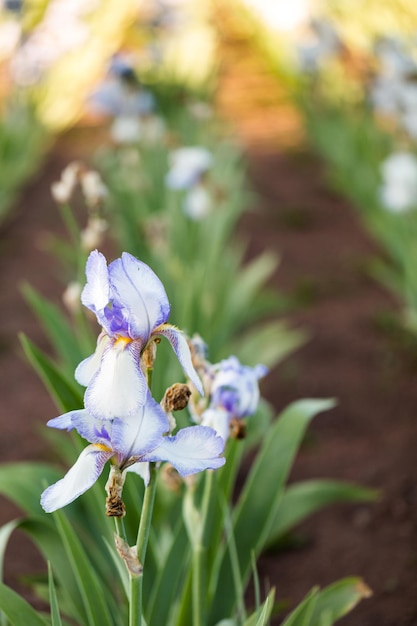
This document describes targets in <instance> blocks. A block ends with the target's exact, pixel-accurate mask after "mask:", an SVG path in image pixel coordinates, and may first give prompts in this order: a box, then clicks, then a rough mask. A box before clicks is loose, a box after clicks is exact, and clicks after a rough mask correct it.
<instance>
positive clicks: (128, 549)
mask: <svg viewBox="0 0 417 626" xmlns="http://www.w3.org/2000/svg"><path fill="white" fill-rule="evenodd" d="M114 542H115V544H116V550H117V552H118V554H119V556H120V557H121V558H122V559H123V561H124V562H125V565H126V567H127V569H128V572H129V574H130V575H131V576H132V578H137V577H138V576H140V575H141V574H142V572H143V567H142V565H141V563H140V562H139V559H138V555H137V548H136V546H129V545H128V544H127V543H126V541H125V540H124V539H122V538H121V537H119V536H118V535H114Z"/></svg>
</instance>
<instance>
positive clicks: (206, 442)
mask: <svg viewBox="0 0 417 626" xmlns="http://www.w3.org/2000/svg"><path fill="white" fill-rule="evenodd" d="M223 449H224V441H223V439H222V438H221V437H218V436H217V434H216V432H215V431H214V430H213V429H212V428H208V427H206V426H189V427H188V428H183V429H181V430H180V431H179V432H178V434H177V435H176V436H175V437H164V438H163V441H162V443H161V445H159V446H158V447H157V448H156V449H155V450H152V452H151V453H149V454H146V455H145V456H143V457H142V459H141V460H142V461H168V462H169V463H171V465H173V466H174V467H175V468H176V470H177V471H178V473H179V474H180V475H181V476H188V475H189V474H195V473H197V472H201V471H203V470H205V469H217V468H219V467H221V466H222V465H224V464H225V462H226V459H225V458H224V457H221V456H219V455H220V454H221V453H222V452H223Z"/></svg>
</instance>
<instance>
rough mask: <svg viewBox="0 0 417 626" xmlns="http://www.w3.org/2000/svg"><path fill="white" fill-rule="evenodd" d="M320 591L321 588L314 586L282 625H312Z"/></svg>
mask: <svg viewBox="0 0 417 626" xmlns="http://www.w3.org/2000/svg"><path fill="white" fill-rule="evenodd" d="M318 593H319V588H318V587H314V588H313V589H312V590H311V591H310V593H308V594H307V596H306V597H305V598H304V600H302V601H301V602H300V604H299V605H298V606H297V607H296V608H295V609H294V610H293V611H292V612H291V613H290V615H289V616H288V617H287V619H286V620H285V621H284V622H283V624H282V626H310V624H311V616H312V615H313V611H314V609H315V606H316V603H317V599H318ZM311 626H313V625H311Z"/></svg>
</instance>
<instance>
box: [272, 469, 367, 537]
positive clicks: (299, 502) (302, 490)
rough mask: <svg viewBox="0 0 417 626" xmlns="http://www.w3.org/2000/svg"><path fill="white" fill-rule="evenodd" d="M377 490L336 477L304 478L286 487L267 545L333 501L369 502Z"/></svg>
mask: <svg viewBox="0 0 417 626" xmlns="http://www.w3.org/2000/svg"><path fill="white" fill-rule="evenodd" d="M377 497H378V492H377V491H375V490H373V489H366V488H365V487H360V486H358V485H354V484H352V483H347V482H341V481H338V480H307V481H304V482H300V483H296V484H295V485H291V486H290V487H288V489H286V491H285V493H284V495H283V496H282V499H281V502H280V503H279V506H278V509H277V511H276V514H275V518H274V520H273V522H272V525H271V530H270V533H269V537H268V539H267V544H268V545H272V544H273V543H274V542H276V541H278V540H279V539H280V538H281V537H282V535H284V534H285V533H286V532H288V531H289V530H290V529H291V528H292V527H293V526H294V525H295V524H298V523H299V522H300V521H301V520H302V519H304V518H305V517H307V516H308V515H311V514H312V513H314V512H315V511H318V510H319V509H321V508H323V507H325V506H328V505H330V504H334V503H336V502H371V501H373V500H375V499H376V498H377Z"/></svg>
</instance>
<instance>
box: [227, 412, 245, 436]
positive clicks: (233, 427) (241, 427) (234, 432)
mask: <svg viewBox="0 0 417 626" xmlns="http://www.w3.org/2000/svg"><path fill="white" fill-rule="evenodd" d="M229 428H230V437H231V438H232V439H245V437H246V424H245V422H244V421H243V420H240V419H238V418H237V417H234V418H233V419H232V420H230V426H229Z"/></svg>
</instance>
